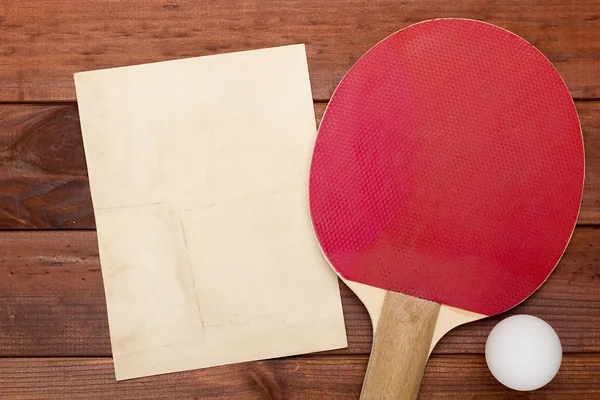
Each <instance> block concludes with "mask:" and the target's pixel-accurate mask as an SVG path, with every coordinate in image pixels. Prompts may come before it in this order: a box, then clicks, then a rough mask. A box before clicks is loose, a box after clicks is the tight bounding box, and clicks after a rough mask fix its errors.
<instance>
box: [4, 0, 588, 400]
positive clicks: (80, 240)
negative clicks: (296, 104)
mask: <svg viewBox="0 0 600 400" xmlns="http://www.w3.org/2000/svg"><path fill="white" fill-rule="evenodd" d="M437 17H467V18H475V19H481V20H484V21H488V22H491V23H494V24H497V25H500V26H502V27H504V28H507V29H509V30H511V31H513V32H515V33H517V34H518V35H520V36H522V37H523V38H525V39H527V40H528V41H529V42H531V43H532V44H534V45H535V46H537V47H538V48H539V49H540V50H541V51H542V52H543V53H544V54H545V55H546V56H547V57H548V58H549V59H550V61H552V62H553V63H554V65H555V66H556V68H558V70H559V71H560V73H561V74H562V76H563V78H564V80H565V82H566V83H567V85H568V87H569V89H570V91H571V94H572V96H573V98H574V99H575V103H576V106H577V110H578V111H579V115H580V118H581V124H582V127H583V136H584V141H585V149H586V166H587V170H586V182H585V192H584V197H583V204H582V209H581V214H580V217H579V225H578V226H577V229H576V230H575V234H574V236H573V239H572V242H571V244H570V245H569V248H568V250H567V252H566V254H565V255H564V257H563V259H562V261H561V262H560V264H559V265H558V267H557V268H556V271H555V272H554V273H553V274H552V275H551V277H550V278H549V279H548V281H547V283H546V284H545V285H544V286H542V288H541V289H540V290H539V291H538V292H536V293H535V294H534V295H533V296H532V297H531V298H530V299H528V300H527V301H525V302H524V303H523V304H522V305H520V306H518V307H517V308H515V309H514V310H512V311H510V312H509V313H507V314H506V315H509V314H514V313H527V314H533V315H537V316H539V317H541V318H543V319H545V320H546V321H548V322H549V323H550V324H551V325H552V326H553V327H554V328H555V329H556V331H557V332H558V334H559V336H560V338H561V341H562V344H563V350H564V353H565V354H564V359H563V364H562V368H561V370H560V372H559V374H558V376H557V377H556V379H555V380H554V381H553V382H552V383H550V384H549V385H548V386H547V387H545V388H544V389H542V390H539V391H535V392H532V393H518V392H512V391H509V390H507V389H505V388H503V387H502V386H501V385H500V384H499V383H497V382H496V381H495V380H494V379H493V377H492V376H491V375H490V373H489V372H488V370H487V368H486V366H485V360H484V356H483V354H482V353H483V350H484V343H485V340H486V337H487V334H488V332H489V330H490V329H491V327H493V326H494V324H495V323H497V322H498V321H499V320H501V319H502V318H504V317H505V316H506V315H502V316H499V317H495V318H491V319H486V320H483V321H479V322H475V323H472V324H469V325H468V326H463V327H460V328H458V329H455V330H454V331H453V332H451V333H450V334H449V335H448V336H447V337H445V338H444V339H443V340H442V341H441V342H440V343H439V345H438V346H437V347H436V349H435V351H434V353H433V355H432V357H431V360H430V361H429V364H428V366H427V370H426V373H425V378H424V381H423V385H422V388H421V397H420V398H421V399H449V398H450V399H600V229H598V227H599V226H600V225H599V224H600V1H598V0H574V1H569V0H562V1H557V0H528V1H516V0H515V1H510V2H503V1H499V0H481V1H477V0H455V1H441V0H413V1H397V0H381V1H380V0H345V1H339V2H335V1H329V2H328V1H322V0H321V1H304V0H271V1H259V0H254V1H197V2H192V1H178V0H162V1H159V0H135V1H125V0H45V1H43V0H2V1H1V2H0V229H1V230H0V399H13V398H15V399H34V398H35V399H46V398H53V399H54V398H65V399H76V398H107V399H125V398H139V399H141V398H174V399H185V398H198V399H333V398H341V399H356V398H358V394H359V392H360V387H361V384H362V379H363V375H364V372H365V368H366V364H367V359H368V356H369V350H370V345H371V327H370V322H369V319H368V316H367V313H366V311H365V309H364V307H363V306H362V304H361V303H360V302H359V301H358V299H357V298H356V297H355V296H354V295H353V294H352V293H351V292H350V291H349V290H348V289H347V288H346V287H344V286H343V285H342V296H343V305H344V312H345V318H346V325H347V330H348V339H349V346H348V348H347V349H343V350H338V351H330V352H325V353H318V354H311V355H306V356H298V357H289V358H283V359H276V360H267V361H260V362H251V363H244V364H237V365H230V366H224V367H217V368H210V369H204V370H197V371H190V372H184V373H177V374H170V375H164V376H159V377H151V378H144V379H137V380H131V381H124V382H119V383H117V382H115V380H114V376H113V367H112V362H111V350H110V343H109V337H108V324H107V318H106V307H105V302H104V292H103V286H102V279H101V276H100V265H99V260H98V248H97V243H96V233H95V231H94V227H95V225H94V215H93V211H92V205H91V200H90V193H89V187H88V178H87V172H86V164H85V158H84V153H83V148H82V142H81V132H80V129H79V117H78V113H77V106H76V103H75V92H74V87H73V78H72V74H73V73H74V72H77V71H83V70H90V69H97V68H106V67H114V66H122V65H130V64H137V63H145V62H152V61H162V60H169V59H175V58H182V57H192V56H202V55H207V54H215V53H223V52H231V51H237V50H246V49H256V48H261V47H271V46H279V45H285V44H293V43H306V46H307V47H306V49H307V52H308V62H309V67H310V73H311V81H312V90H313V97H314V100H315V109H316V111H317V116H318V117H319V118H320V116H321V115H322V114H323V111H324V109H325V106H326V104H327V101H328V99H329V98H330V96H331V93H332V91H333V90H334V88H335V86H336V85H337V83H338V82H339V80H340V78H341V77H342V76H343V74H344V73H345V72H346V71H347V70H348V68H349V67H350V66H351V65H352V64H353V63H354V62H355V61H356V60H357V59H358V57H359V56H360V55H361V54H363V53H364V52H365V51H366V50H368V49H369V48H370V47H371V46H373V45H374V44H375V43H377V42H378V41H379V40H381V39H382V38H384V37H385V36H387V35H389V34H390V33H392V32H394V31H396V30H398V29H400V28H403V27H405V26H407V25H409V24H411V23H414V22H418V21H421V20H425V19H431V18H437Z"/></svg>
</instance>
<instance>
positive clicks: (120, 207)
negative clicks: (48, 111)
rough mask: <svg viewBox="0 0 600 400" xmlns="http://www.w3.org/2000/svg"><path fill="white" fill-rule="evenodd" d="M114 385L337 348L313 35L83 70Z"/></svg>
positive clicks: (338, 310) (80, 82)
mask: <svg viewBox="0 0 600 400" xmlns="http://www.w3.org/2000/svg"><path fill="white" fill-rule="evenodd" d="M75 84H76V89H77V100H78V103H79V113H80V117H81V126H82V131H83V140H84V146H85V154H86V158H87V164H88V172H89V176H90V185H91V191H92V200H93V203H94V211H95V215H96V224H97V229H98V242H99V246H100V260H101V265H102V275H103V279H104V286H105V290H106V301H107V307H108V318H109V326H110V336H111V343H112V350H113V357H114V364H115V374H116V378H117V379H118V380H121V379H128V378H135V377H141V376H147V375H155V374H162V373H167V372H174V371H182V370H189V369H194V368H202V367H210V366H215V365H221V364H227V363H234V362H241V361H249V360H258V359H265V358H272V357H280V356H287V355H293V354H300V353H309V352H315V351H322V350H329V349H336V348H342V347H345V346H346V345H347V343H346V334H345V329H344V320H343V315H342V307H341V301H340V294H339V289H338V283H337V279H336V275H335V274H334V273H333V272H332V270H331V268H330V267H329V266H328V264H327V262H326V261H325V259H324V258H323V256H322V254H321V251H320V250H319V247H318V244H317V243H316V239H315V238H314V234H313V232H312V226H311V222H310V217H309V213H308V198H307V178H308V169H309V165H310V156H311V149H312V145H313V143H314V139H315V135H316V129H315V117H314V110H313V103H312V96H311V91H310V83H309V77H308V68H307V62H306V54H305V50H304V45H294V46H285V47H278V48H271V49H263V50H254V51H246V52H241V53H230V54H222V55H213V56H207V57H199V58H190V59H183V60H176V61H168V62H161V63H154V64H145V65H138V66H132V67H123V68H114V69H107V70H99V71H90V72H82V73H78V74H75Z"/></svg>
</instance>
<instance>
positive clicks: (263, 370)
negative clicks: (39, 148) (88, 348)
mask: <svg viewBox="0 0 600 400" xmlns="http://www.w3.org/2000/svg"><path fill="white" fill-rule="evenodd" d="M366 365H367V357H366V356H346V357H339V356H322V357H315V356H304V357H295V358H288V359H278V360H268V361H259V362H251V363H244V364H234V365H228V366H223V367H216V368H209V369H203V370H196V371H187V372H180V373H175V374H168V375H161V376H156V377H149V378H141V379H134V380H129V381H122V382H115V380H114V375H113V366H112V362H111V360H110V359H107V358H96V359H90V358H82V359H65V358H50V359H46V358H41V359H27V358H0V393H1V394H2V396H3V398H9V399H13V400H17V399H24V400H25V399H27V400H29V399H33V398H34V399H40V400H41V399H56V398H64V399H67V398H68V399H83V398H85V399H89V398H94V399H141V398H144V399H159V398H161V399H165V398H169V399H236V400H244V399H248V400H256V399H277V400H283V399H301V400H312V399H314V400H323V399H348V400H350V399H358V395H359V393H360V388H361V385H362V380H363V376H364V373H365V369H366ZM420 393H421V394H420V396H419V399H421V400H429V399H461V400H462V399H494V400H500V399H502V400H509V399H511V400H512V399H553V400H573V399H575V398H576V399H581V400H584V399H589V400H592V399H594V400H597V399H598V398H600V356H599V355H597V354H594V355H567V356H566V357H565V358H564V359H563V365H562V368H561V370H560V371H559V373H558V375H557V377H556V378H555V379H554V380H553V381H552V382H551V383H550V384H549V385H548V386H546V387H544V388H542V389H540V390H537V391H535V392H530V393H519V392H514V391H512V390H509V389H507V388H505V387H503V386H502V385H500V384H499V383H498V382H496V381H495V380H494V378H493V377H492V376H491V374H490V373H489V371H488V369H487V367H486V366H485V361H484V359H483V356H481V355H470V356H433V357H432V358H431V359H430V360H429V363H428V365H427V368H426V371H425V377H424V379H423V384H422V385H421V392H420Z"/></svg>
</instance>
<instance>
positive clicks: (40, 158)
mask: <svg viewBox="0 0 600 400" xmlns="http://www.w3.org/2000/svg"><path fill="white" fill-rule="evenodd" d="M576 104H577V109H578V111H579V115H580V119H581V124H582V127H583V133H584V139H585V146H586V164H587V170H586V182H585V190H584V197H583V202H582V209H581V215H580V217H579V223H580V224H597V223H600V101H592V102H588V101H580V102H577V103H576ZM325 107H326V103H316V104H315V112H316V116H317V120H320V118H321V116H322V115H323V112H324V110H325ZM0 165H1V166H2V168H0V229H30V228H36V229H60V228H67V229H77V228H84V229H93V228H95V222H94V215H93V209H92V202H91V199H90V193H89V186H88V181H87V170H86V164H85V155H84V152H83V144H82V141H81V130H80V128H79V114H78V113H77V106H76V104H74V103H70V104H64V105H31V104H23V105H0Z"/></svg>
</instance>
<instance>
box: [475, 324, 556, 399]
mask: <svg viewBox="0 0 600 400" xmlns="http://www.w3.org/2000/svg"><path fill="white" fill-rule="evenodd" d="M485 360H486V362H487V365H488V368H489V369H490V371H491V372H492V375H494V377H495V378H496V379H497V380H498V381H499V382H500V383H502V384H503V385H504V386H507V387H509V388H511V389H514V390H521V391H528V390H535V389H539V388H541V387H542V386H544V385H546V384H547V383H548V382H550V381H551V380H552V378H554V376H556V373H557V372H558V369H559V368H560V363H561V361H562V346H561V344H560V339H559V338H558V335H557V334H556V332H555V331H554V329H552V327H551V326H550V325H548V323H546V322H545V321H543V320H541V319H539V318H537V317H534V316H532V315H514V316H512V317H508V318H506V319H504V320H502V321H501V322H500V323H499V324H498V325H496V326H495V327H494V329H492V331H491V332H490V335H489V336H488V338H487V342H486V343H485Z"/></svg>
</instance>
